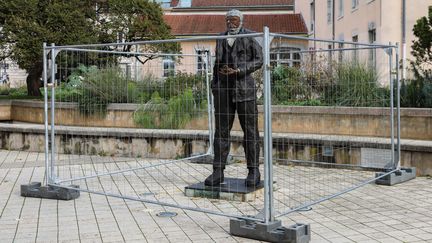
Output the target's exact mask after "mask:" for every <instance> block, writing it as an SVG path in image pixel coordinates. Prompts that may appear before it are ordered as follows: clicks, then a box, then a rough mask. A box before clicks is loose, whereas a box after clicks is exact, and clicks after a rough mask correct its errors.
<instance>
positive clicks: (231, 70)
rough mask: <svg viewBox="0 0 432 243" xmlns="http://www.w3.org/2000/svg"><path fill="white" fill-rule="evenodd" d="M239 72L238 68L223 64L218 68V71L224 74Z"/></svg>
mask: <svg viewBox="0 0 432 243" xmlns="http://www.w3.org/2000/svg"><path fill="white" fill-rule="evenodd" d="M239 72H240V70H239V69H234V68H230V67H228V66H227V65H224V66H223V67H222V68H221V69H219V73H220V74H222V75H226V76H229V75H234V74H237V73H239Z"/></svg>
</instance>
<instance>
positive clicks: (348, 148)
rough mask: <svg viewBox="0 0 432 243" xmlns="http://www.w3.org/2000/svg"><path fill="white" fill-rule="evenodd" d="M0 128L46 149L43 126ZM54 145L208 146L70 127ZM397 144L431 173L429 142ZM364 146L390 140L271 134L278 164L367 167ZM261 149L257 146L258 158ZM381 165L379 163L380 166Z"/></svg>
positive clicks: (139, 150)
mask: <svg viewBox="0 0 432 243" xmlns="http://www.w3.org/2000/svg"><path fill="white" fill-rule="evenodd" d="M0 131H1V133H0V139H1V149H10V150H24V151H36V152H43V151H44V146H45V144H44V141H45V137H44V127H43V125H35V124H5V123H4V124H0ZM261 135H262V134H261ZM261 139H262V137H261ZM232 141H233V142H232V145H231V154H232V155H233V156H234V157H235V159H236V160H238V161H243V162H244V150H243V147H242V145H241V144H242V142H241V141H242V133H241V132H233V133H232ZM55 144H56V152H57V153H61V154H82V155H98V156H121V157H123V156H125V157H134V158H160V159H176V158H184V157H188V156H191V155H196V154H204V153H206V152H207V151H208V148H209V141H208V133H207V132H206V131H198V130H151V129H131V128H129V129H128V128H123V129H106V128H95V127H93V128H88V127H71V126H58V127H57V128H56V139H55ZM401 144H402V165H403V166H415V167H417V174H418V175H432V142H431V141H421V142H420V141H415V140H402V143H401ZM326 147H327V148H330V149H331V153H330V154H326V153H327V152H325V150H326ZM365 148H366V149H369V150H373V151H374V152H373V153H375V156H376V157H377V159H378V158H379V157H380V156H381V155H380V153H383V152H384V153H387V155H386V156H387V158H388V151H389V149H390V148H391V144H390V141H389V139H385V138H376V137H353V136H321V135H316V134H293V133H284V134H274V137H273V155H274V156H273V159H274V161H275V163H282V164H292V163H295V164H299V163H300V164H301V163H303V164H308V161H319V162H330V163H334V164H338V165H346V166H347V167H349V166H354V167H353V168H355V167H356V166H357V167H360V166H361V167H362V168H364V167H368V166H369V163H365V158H366V156H367V154H366V153H365V151H364V149H365ZM262 151H263V148H262V147H261V157H262V156H263V152H262ZM368 156H369V157H370V155H368ZM381 157H382V156H381ZM366 162H368V161H366ZM369 162H370V161H369ZM373 162H374V161H373ZM309 165H310V163H309ZM372 165H373V163H372ZM379 166H381V167H380V168H382V166H384V165H383V164H381V165H379ZM379 166H378V167H379ZM372 167H373V166H372ZM350 168H351V167H350Z"/></svg>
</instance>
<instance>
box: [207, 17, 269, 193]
mask: <svg viewBox="0 0 432 243" xmlns="http://www.w3.org/2000/svg"><path fill="white" fill-rule="evenodd" d="M242 24H243V15H242V13H241V12H240V11H238V10H231V11H229V12H228V13H227V14H226V25H227V31H226V32H224V33H222V35H228V36H232V38H227V39H220V40H217V42H216V61H215V65H214V70H213V80H212V92H213V96H214V106H215V123H216V131H215V134H214V153H215V157H214V161H213V173H212V174H211V175H210V176H209V177H207V179H206V180H205V185H207V186H215V185H219V184H220V183H221V182H223V180H224V169H225V165H226V162H227V157H228V154H229V150H230V132H231V128H232V126H233V122H234V117H235V113H236V112H237V115H238V118H239V121H240V125H241V128H242V130H243V133H244V137H243V147H244V150H245V156H246V161H247V168H248V170H249V172H248V175H247V178H246V185H247V186H249V187H252V186H256V185H257V184H258V183H259V182H260V171H259V148H260V146H259V132H258V109H257V104H256V100H257V98H256V85H255V80H254V79H253V78H252V76H251V74H252V73H253V72H254V71H256V70H257V69H259V68H260V67H261V66H262V64H263V58H262V49H261V46H260V45H259V44H258V43H257V41H256V40H255V39H254V38H253V37H241V38H236V37H235V36H236V35H238V34H247V33H252V31H250V30H248V29H245V28H243V26H242Z"/></svg>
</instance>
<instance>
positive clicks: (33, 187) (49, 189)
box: [21, 182, 80, 200]
mask: <svg viewBox="0 0 432 243" xmlns="http://www.w3.org/2000/svg"><path fill="white" fill-rule="evenodd" d="M72 187H74V188H78V186H76V185H72ZM21 196H23V197H37V198H47V199H56V200H73V199H76V198H78V197H79V196H80V192H79V191H78V190H73V189H67V188H61V187H55V186H42V185H41V183H40V182H31V183H30V184H24V185H21Z"/></svg>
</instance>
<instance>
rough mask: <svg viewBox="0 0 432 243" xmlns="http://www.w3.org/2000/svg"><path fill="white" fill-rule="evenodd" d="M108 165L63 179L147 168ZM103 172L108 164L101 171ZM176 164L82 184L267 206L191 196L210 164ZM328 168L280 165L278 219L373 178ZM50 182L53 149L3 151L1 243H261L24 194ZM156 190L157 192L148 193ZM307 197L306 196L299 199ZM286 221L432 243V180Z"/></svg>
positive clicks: (150, 214)
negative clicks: (47, 171) (26, 187)
mask: <svg viewBox="0 0 432 243" xmlns="http://www.w3.org/2000/svg"><path fill="white" fill-rule="evenodd" d="M99 159H100V160H101V161H99V162H97V161H96V162H95V161H93V162H92V163H87V161H85V160H84V161H83V160H80V162H79V163H78V162H76V163H70V162H69V163H67V164H68V165H69V166H68V167H66V165H64V168H67V170H66V169H64V168H63V169H62V170H61V171H59V174H60V175H62V178H67V177H66V175H67V174H69V176H73V177H79V176H80V175H81V176H82V175H89V173H90V172H91V170H90V166H89V165H91V168H92V170H93V171H98V172H100V171H103V170H106V171H109V170H112V169H113V168H110V167H112V166H115V168H114V169H124V168H126V167H125V166H131V165H133V164H134V163H138V162H136V161H135V162H134V161H122V162H119V161H117V162H115V161H114V162H112V163H109V164H108V163H105V162H106V159H108V157H105V158H99ZM104 159H105V160H104ZM109 159H112V158H109ZM60 161H62V160H60ZM72 161H73V160H72ZM77 161H78V160H77ZM104 161H105V162H104ZM98 166H102V167H103V168H102V167H99V169H98ZM176 166H177V167H174V165H170V166H168V165H167V166H165V167H160V168H159V169H158V170H159V171H151V169H154V168H149V169H147V170H143V171H141V172H138V173H136V172H130V173H129V174H126V175H125V174H121V175H116V176H105V177H101V178H92V179H88V180H81V181H78V182H77V183H79V184H80V187H81V188H85V189H88V190H94V191H101V190H102V191H101V192H105V193H113V194H115V193H117V194H123V195H125V194H130V193H132V192H133V193H135V195H142V196H143V197H146V196H147V197H150V198H153V199H157V200H161V201H164V202H167V203H175V202H177V203H180V204H182V205H183V204H184V205H188V206H190V205H197V206H198V207H200V208H204V209H209V210H210V209H215V208H216V209H217V210H219V211H221V212H228V213H230V214H235V215H238V214H242V215H246V214H251V215H252V214H254V213H257V212H259V210H260V206H261V204H260V203H261V202H262V200H261V198H259V196H257V198H256V200H255V201H254V202H246V203H241V202H231V201H223V200H207V199H194V198H187V197H185V196H184V195H183V194H182V187H183V184H181V183H184V184H185V185H186V184H188V183H190V182H193V181H197V180H198V181H199V180H201V179H202V178H205V175H207V174H208V172H209V170H208V166H207V167H206V166H203V165H194V166H193V168H189V169H187V171H184V172H182V170H185V168H184V166H179V165H176ZM241 167H244V165H241ZM320 170H321V171H320ZM322 170H323V169H319V168H308V169H304V170H303V171H301V173H303V174H302V176H300V175H297V177H295V175H296V174H298V173H299V172H298V171H296V170H295V169H293V168H290V167H288V166H285V167H283V168H282V167H280V168H279V167H276V169H275V176H276V177H277V178H279V179H278V182H277V183H278V184H277V189H276V190H275V198H276V202H275V208H276V214H278V213H283V212H284V210H285V209H287V208H289V207H293V206H296V205H297V204H296V202H300V201H302V200H303V201H304V200H306V199H308V200H316V199H317V198H319V197H320V196H323V195H321V194H320V193H319V192H333V190H335V191H337V190H340V189H341V188H342V187H337V186H335V185H341V184H346V185H345V186H350V184H349V183H348V182H351V183H353V185H354V184H355V183H358V181H362V180H364V179H365V178H367V177H370V175H371V173H370V172H369V173H368V174H365V173H361V172H355V173H354V172H353V173H352V174H349V173H351V172H348V171H341V173H338V174H336V175H335V173H328V172H329V171H327V172H326V173H327V175H326V177H323V173H324V172H323V171H322ZM192 172H193V173H192ZM231 173H233V174H232V176H244V175H243V174H242V172H241V171H240V170H235V172H231ZM157 175H159V176H157ZM182 175H184V176H183V177H182ZM186 175H187V176H186ZM303 175H307V176H310V177H309V178H306V176H303ZM163 177H164V178H165V177H168V178H171V180H169V181H170V182H175V183H174V184H173V185H159V188H158V185H157V184H156V182H160V181H162V178H163ZM293 177H294V179H295V181H299V183H302V184H303V185H305V189H304V190H303V189H302V190H301V191H305V190H306V189H310V191H311V192H310V193H308V194H301V193H300V192H299V190H296V188H293V187H294V185H295V184H294V183H295V181H294V180H292V181H290V179H289V178H293ZM338 177H339V178H338ZM283 178H285V179H283ZM302 178H303V181H301V179H302ZM313 178H315V179H313ZM316 178H318V179H319V180H318V179H316ZM43 179H44V154H43V153H33V152H23V151H6V150H0V242H158V243H159V242H253V240H249V239H244V238H239V237H233V236H231V235H230V234H229V219H228V218H226V217H222V216H217V215H213V214H204V213H201V212H194V211H185V210H181V209H176V208H169V207H162V206H159V205H154V204H148V203H143V202H139V201H131V200H123V199H120V198H115V197H106V196H103V195H97V194H94V193H91V194H90V193H84V192H83V193H81V196H80V197H79V198H78V199H77V200H72V201H56V200H47V199H37V198H24V197H21V196H20V185H21V184H26V183H29V182H30V181H43ZM284 180H285V181H284ZM329 182H333V183H334V184H330V183H329ZM148 185H151V186H150V188H145V186H148ZM178 185H180V186H178ZM176 186H177V187H176ZM155 188H156V189H155ZM153 190H154V191H153ZM155 190H157V191H155ZM298 193H300V194H298ZM297 194H298V195H300V196H297V197H296V195H297ZM164 211H169V212H176V213H177V214H178V215H177V216H175V217H172V218H169V217H159V216H158V215H157V214H158V213H160V212H164ZM279 219H281V220H282V221H283V224H284V225H285V226H289V225H292V224H293V223H295V222H299V223H308V224H311V229H312V242H432V179H431V178H428V177H420V178H417V179H415V180H411V181H409V182H406V183H403V184H399V185H396V186H392V187H387V186H378V185H375V184H369V185H366V186H364V187H362V188H360V189H357V190H354V191H352V192H350V193H347V194H344V195H342V196H340V197H337V198H334V199H331V200H328V201H325V202H323V203H321V204H318V205H314V206H313V207H312V210H309V211H302V212H295V213H290V214H288V215H286V216H281V217H280V218H279Z"/></svg>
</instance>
